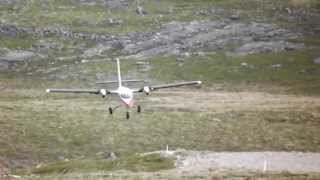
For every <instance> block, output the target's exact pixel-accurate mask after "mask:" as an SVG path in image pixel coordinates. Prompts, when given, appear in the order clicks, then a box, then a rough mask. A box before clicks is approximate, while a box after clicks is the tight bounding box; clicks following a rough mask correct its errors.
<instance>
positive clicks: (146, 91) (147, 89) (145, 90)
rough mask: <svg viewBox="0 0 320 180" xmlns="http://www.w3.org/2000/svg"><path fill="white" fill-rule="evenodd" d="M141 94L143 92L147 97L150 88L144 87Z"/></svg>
mask: <svg viewBox="0 0 320 180" xmlns="http://www.w3.org/2000/svg"><path fill="white" fill-rule="evenodd" d="M143 92H145V93H146V95H149V94H150V92H151V88H150V87H149V86H144V87H143Z"/></svg>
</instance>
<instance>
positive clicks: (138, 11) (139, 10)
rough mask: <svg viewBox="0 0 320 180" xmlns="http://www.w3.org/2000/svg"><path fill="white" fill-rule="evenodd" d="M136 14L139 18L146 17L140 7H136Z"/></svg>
mask: <svg viewBox="0 0 320 180" xmlns="http://www.w3.org/2000/svg"><path fill="white" fill-rule="evenodd" d="M136 13H137V14H138V15H140V16H144V15H147V12H146V11H145V10H144V8H143V7H142V6H138V7H137V9H136Z"/></svg>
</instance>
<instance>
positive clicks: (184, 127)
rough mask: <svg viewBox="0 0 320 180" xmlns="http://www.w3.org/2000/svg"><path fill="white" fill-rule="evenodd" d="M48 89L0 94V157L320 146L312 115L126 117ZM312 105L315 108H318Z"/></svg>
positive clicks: (160, 112) (164, 113)
mask: <svg viewBox="0 0 320 180" xmlns="http://www.w3.org/2000/svg"><path fill="white" fill-rule="evenodd" d="M25 83H28V81H26V80H25ZM18 84H19V83H18ZM28 85H29V86H32V84H28ZM39 85H41V83H38V87H39ZM47 85H48V84H43V85H42V86H47ZM44 89H45V87H43V89H40V90H36V89H33V90H25V89H20V90H18V89H16V90H10V89H7V90H3V91H2V93H1V95H0V98H1V100H2V101H1V103H0V108H1V113H0V124H1V134H0V135H1V140H0V145H1V147H2V148H1V149H0V156H2V157H7V158H9V159H16V160H29V161H30V163H31V164H33V163H35V162H48V161H49V162H50V161H55V160H57V159H59V157H64V158H67V159H77V158H79V157H94V156H95V155H96V154H99V153H101V152H116V153H119V154H130V153H136V152H148V151H155V150H159V149H164V148H165V147H166V145H169V146H170V147H172V148H173V149H176V148H183V149H193V150H212V151H264V150H279V151H282V150H283V151H292V150H294V151H314V152H317V151H318V150H319V148H320V136H319V133H318V131H317V130H318V128H319V125H320V124H319V121H318V120H319V117H318V116H317V115H316V114H312V113H310V112H305V111H300V110H293V109H288V110H285V109H282V110H281V111H280V112H278V111H254V112H251V111H237V110H233V111H228V110H226V112H219V113H218V112H217V113H215V110H214V109H212V110H209V111H205V112H188V111H180V110H175V111H173V112H170V113H169V111H168V110H165V109H157V111H156V112H154V111H151V110H146V111H145V112H144V113H143V114H141V115H137V114H133V116H132V119H131V120H130V121H126V120H124V113H123V112H122V111H121V110H120V112H118V113H116V114H115V115H114V116H113V117H111V116H109V115H108V114H107V107H106V104H105V102H104V101H102V100H101V99H99V98H97V97H96V96H90V95H87V96H86V95H84V96H79V95H69V96H68V95H46V94H44ZM145 103H148V102H145ZM146 107H148V106H146ZM313 108H314V109H310V111H311V112H318V110H319V109H318V110H317V109H316V108H317V107H313ZM216 119H219V121H217V120H216ZM300 132H305V133H300ZM13 142H14V143H13Z"/></svg>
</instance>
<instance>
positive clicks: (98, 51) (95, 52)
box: [81, 44, 112, 58]
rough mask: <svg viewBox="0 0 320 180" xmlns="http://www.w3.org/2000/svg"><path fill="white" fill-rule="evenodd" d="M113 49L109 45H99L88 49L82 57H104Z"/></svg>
mask: <svg viewBox="0 0 320 180" xmlns="http://www.w3.org/2000/svg"><path fill="white" fill-rule="evenodd" d="M110 49H112V47H111V46H108V45H103V44H98V45H97V46H96V47H93V48H90V49H87V50H85V51H84V52H83V54H82V55H81V57H84V58H89V57H94V56H100V55H102V54H103V53H104V52H105V51H108V50H110Z"/></svg>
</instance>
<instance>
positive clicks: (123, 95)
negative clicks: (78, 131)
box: [47, 58, 201, 119]
mask: <svg viewBox="0 0 320 180" xmlns="http://www.w3.org/2000/svg"><path fill="white" fill-rule="evenodd" d="M116 60H117V68H118V81H107V82H97V84H108V83H114V82H118V83H119V85H118V88H117V89H115V90H108V89H47V93H88V94H100V95H102V97H103V98H104V97H106V96H107V95H112V94H115V95H118V96H119V98H120V100H121V102H122V103H121V105H123V106H124V107H126V108H127V113H126V118H127V119H129V117H130V115H129V108H132V107H134V101H133V94H134V93H141V92H144V93H146V95H149V94H150V92H151V91H155V90H158V89H164V88H172V87H180V86H188V85H199V84H201V81H188V82H182V83H174V84H164V85H157V86H144V87H142V88H140V89H130V88H128V87H125V86H122V82H136V80H121V72H120V62H119V59H118V58H117V59H116ZM121 105H119V106H116V107H114V108H111V107H109V113H110V114H112V113H113V111H114V110H115V109H117V108H118V107H120V106H121ZM137 112H138V113H140V112H141V106H140V105H138V106H137Z"/></svg>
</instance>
